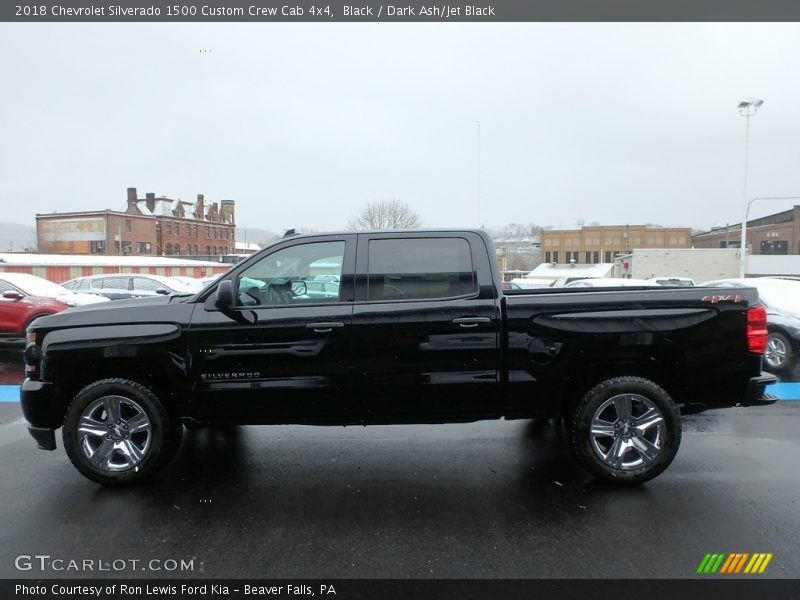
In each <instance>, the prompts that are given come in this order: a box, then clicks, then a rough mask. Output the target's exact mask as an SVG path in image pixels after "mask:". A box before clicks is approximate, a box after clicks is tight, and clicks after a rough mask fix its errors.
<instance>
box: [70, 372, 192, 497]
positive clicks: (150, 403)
mask: <svg viewBox="0 0 800 600" xmlns="http://www.w3.org/2000/svg"><path fill="white" fill-rule="evenodd" d="M182 431H183V425H182V424H181V423H180V421H179V420H177V419H174V418H172V417H171V416H170V415H169V413H168V412H167V410H166V409H165V408H164V405H163V404H162V403H161V401H160V400H159V399H158V397H157V396H156V395H155V394H154V393H153V392H152V391H151V390H149V389H148V388H146V387H145V386H143V385H141V384H140V383H137V382H135V381H131V380H128V379H101V380H100V381H95V382H94V383H92V384H90V385H88V386H86V387H85V388H83V389H82V390H81V391H80V392H78V394H77V395H76V396H75V398H74V399H73V400H72V402H71V403H70V405H69V407H68V408H67V414H66V416H65V418H64V426H63V431H62V435H63V440H64V448H65V449H66V451H67V455H68V456H69V458H70V460H71V461H72V464H73V465H75V468H77V469H78V471H80V472H81V473H83V475H85V476H86V477H88V478H89V479H91V480H92V481H96V482H98V483H103V484H122V483H133V482H135V481H139V480H142V479H144V478H146V477H149V476H150V475H152V474H153V473H155V472H156V471H158V470H159V469H160V468H161V467H163V466H164V464H166V463H167V461H169V460H170V459H171V458H172V457H173V455H174V454H175V451H176V450H177V449H178V445H179V444H180V440H181V433H182Z"/></svg>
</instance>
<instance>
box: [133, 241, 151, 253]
mask: <svg viewBox="0 0 800 600" xmlns="http://www.w3.org/2000/svg"><path fill="white" fill-rule="evenodd" d="M136 253H137V254H150V242H136Z"/></svg>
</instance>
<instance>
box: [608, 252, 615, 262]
mask: <svg viewBox="0 0 800 600" xmlns="http://www.w3.org/2000/svg"><path fill="white" fill-rule="evenodd" d="M613 256H614V253H613V252H610V251H606V262H607V263H610V262H614V258H613Z"/></svg>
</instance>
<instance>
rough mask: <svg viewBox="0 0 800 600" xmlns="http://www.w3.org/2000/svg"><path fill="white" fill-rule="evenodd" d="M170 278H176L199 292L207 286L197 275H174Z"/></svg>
mask: <svg viewBox="0 0 800 600" xmlns="http://www.w3.org/2000/svg"><path fill="white" fill-rule="evenodd" d="M170 279H174V280H175V281H177V282H178V283H182V284H183V285H185V286H186V287H187V288H189V289H191V290H194V291H195V292H199V291H200V290H202V289H203V288H204V287H205V286H204V285H203V282H202V281H201V280H200V279H199V278H197V277H186V276H184V275H172V276H171V277H170Z"/></svg>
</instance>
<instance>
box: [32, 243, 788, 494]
mask: <svg viewBox="0 0 800 600" xmlns="http://www.w3.org/2000/svg"><path fill="white" fill-rule="evenodd" d="M766 340H767V322H766V313H765V310H764V307H763V305H761V304H760V302H759V300H758V295H757V293H756V291H755V290H753V289H737V290H736V291H735V294H732V293H731V290H730V289H715V288H674V289H653V288H641V289H637V288H631V287H626V288H618V289H612V288H603V289H602V290H590V291H586V290H584V289H581V288H575V289H570V288H567V289H563V288H561V289H558V288H551V289H538V290H515V291H507V292H505V293H504V292H503V291H502V288H501V281H500V277H499V273H498V270H497V266H496V261H495V251H494V249H493V247H492V243H491V240H490V239H489V237H488V236H487V235H486V234H485V233H484V232H483V231H450V230H444V231H404V232H358V233H356V232H346V233H330V234H321V235H305V236H290V237H285V238H284V239H282V240H280V241H279V242H277V243H275V244H273V245H271V246H269V247H267V248H265V249H263V250H262V251H260V252H259V253H257V254H255V255H253V256H252V257H250V258H248V259H247V260H245V261H244V262H242V263H241V264H239V265H237V266H235V267H233V268H231V270H230V271H228V272H227V273H226V274H225V275H223V276H221V277H220V278H219V279H218V280H216V281H215V282H214V283H212V284H210V285H209V286H208V287H207V288H206V289H204V290H203V291H201V292H200V293H198V294H195V295H183V296H178V295H172V296H166V297H157V298H153V299H138V300H130V301H128V300H122V301H116V302H109V303H107V304H102V305H93V306H91V307H85V308H84V307H78V308H74V309H70V310H67V311H65V312H62V313H60V314H57V315H53V316H48V317H43V318H41V319H39V320H37V321H35V323H33V324H32V325H31V327H30V328H29V329H28V332H27V344H26V348H25V353H24V360H25V365H26V367H25V369H26V374H27V378H26V379H25V382H24V384H23V386H22V392H21V394H22V408H23V411H24V414H25V417H26V418H27V420H28V422H29V424H30V427H29V430H30V432H31V434H32V435H33V437H34V438H35V439H36V441H37V442H38V444H39V447H40V448H43V449H47V450H54V449H55V447H56V442H55V431H56V429H58V428H59V427H61V428H62V435H63V442H64V446H65V448H66V451H67V454H68V455H69V458H70V459H71V460H72V462H73V464H74V465H75V466H76V467H77V469H78V470H79V471H80V472H81V473H83V474H84V475H85V476H86V477H88V478H90V479H92V480H94V481H97V482H101V483H126V482H132V481H136V480H140V479H142V478H144V477H147V476H150V475H152V474H153V473H155V472H156V471H157V470H158V469H159V468H161V467H162V466H163V465H164V464H165V463H166V462H167V461H169V460H170V458H171V457H172V456H173V455H174V453H175V451H176V449H177V447H178V445H179V443H180V440H181V435H182V432H183V429H184V425H187V426H202V425H203V424H211V425H229V426H230V425H236V424H275V423H302V424H314V425H342V424H345V425H346V424H359V425H366V424H386V423H447V422H469V421H477V420H481V419H499V418H506V419H530V418H559V419H563V422H564V423H565V426H566V428H567V430H568V431H569V439H570V440H571V445H572V447H573V449H574V452H575V455H576V457H577V459H578V460H579V461H580V463H581V464H582V465H583V466H584V467H585V468H586V469H587V470H588V471H589V472H590V473H592V474H593V475H594V476H596V477H598V478H601V479H604V480H608V481H615V482H627V483H638V482H643V481H646V480H648V479H651V478H653V477H655V476H656V475H658V474H659V473H661V472H662V471H663V470H664V469H666V467H667V466H668V465H669V464H670V462H671V461H672V459H673V458H674V456H675V454H676V452H677V450H678V446H679V444H680V439H681V412H683V413H688V412H698V411H701V410H705V409H707V408H722V407H730V406H750V405H754V404H768V403H771V402H773V401H774V400H771V399H770V397H768V396H765V395H764V387H765V385H767V384H768V383H771V382H772V381H774V377H773V376H772V375H768V374H765V373H762V371H761V354H762V353H763V352H764V348H765V345H766Z"/></svg>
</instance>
